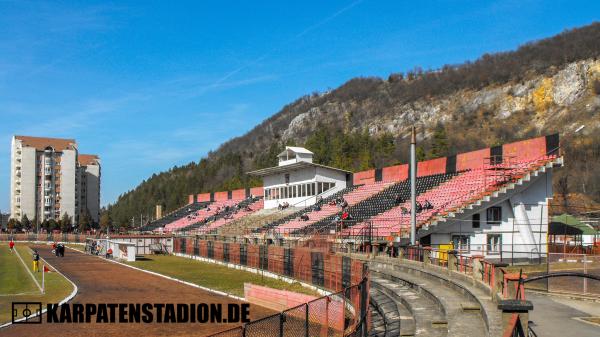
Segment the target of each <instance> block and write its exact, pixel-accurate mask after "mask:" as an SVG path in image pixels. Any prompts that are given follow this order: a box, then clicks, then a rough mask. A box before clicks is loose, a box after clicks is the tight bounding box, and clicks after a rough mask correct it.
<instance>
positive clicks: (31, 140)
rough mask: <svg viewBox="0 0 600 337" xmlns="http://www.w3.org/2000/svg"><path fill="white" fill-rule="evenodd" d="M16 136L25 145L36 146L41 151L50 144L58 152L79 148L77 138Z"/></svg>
mask: <svg viewBox="0 0 600 337" xmlns="http://www.w3.org/2000/svg"><path fill="white" fill-rule="evenodd" d="M15 138H16V139H18V140H20V141H21V143H22V144H23V146H28V147H34V148H35V149H36V150H40V151H43V150H45V149H46V148H47V147H48V146H51V147H52V148H53V149H54V151H58V152H60V151H64V150H72V149H75V148H77V143H76V142H75V139H64V138H47V137H31V136H15Z"/></svg>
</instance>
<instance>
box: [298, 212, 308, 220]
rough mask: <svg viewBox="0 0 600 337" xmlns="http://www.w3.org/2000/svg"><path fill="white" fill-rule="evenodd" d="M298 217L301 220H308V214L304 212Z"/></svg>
mask: <svg viewBox="0 0 600 337" xmlns="http://www.w3.org/2000/svg"><path fill="white" fill-rule="evenodd" d="M300 219H301V220H302V221H308V214H306V213H304V214H302V215H301V216H300Z"/></svg>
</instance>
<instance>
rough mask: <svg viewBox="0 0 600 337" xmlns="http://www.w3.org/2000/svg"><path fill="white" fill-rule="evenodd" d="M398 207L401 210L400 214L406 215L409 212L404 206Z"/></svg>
mask: <svg viewBox="0 0 600 337" xmlns="http://www.w3.org/2000/svg"><path fill="white" fill-rule="evenodd" d="M400 209H401V210H402V215H406V214H408V213H409V211H408V209H407V208H406V207H400Z"/></svg>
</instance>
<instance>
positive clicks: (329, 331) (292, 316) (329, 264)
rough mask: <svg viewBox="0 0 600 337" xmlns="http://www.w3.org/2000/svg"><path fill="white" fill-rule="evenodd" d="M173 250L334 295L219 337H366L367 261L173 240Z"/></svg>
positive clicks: (263, 247) (303, 251)
mask: <svg viewBox="0 0 600 337" xmlns="http://www.w3.org/2000/svg"><path fill="white" fill-rule="evenodd" d="M173 251H174V252H175V253H178V254H182V255H187V256H199V257H204V258H209V259H214V260H216V261H221V262H225V263H233V264H238V265H242V266H247V267H249V268H254V269H258V270H259V271H265V272H270V273H273V274H277V275H282V276H287V277H291V278H294V279H296V280H300V281H303V282H306V283H310V284H312V285H315V286H318V287H321V288H324V289H328V290H330V291H332V292H334V294H332V295H329V296H324V297H321V298H318V299H315V300H313V301H310V302H308V303H306V304H303V305H300V306H297V307H294V308H290V309H287V310H285V311H283V312H281V313H279V314H276V315H273V316H269V317H265V318H262V319H260V320H256V321H253V322H250V323H248V324H246V325H245V326H244V327H243V328H241V329H240V328H239V327H238V328H235V329H231V330H227V331H224V332H222V333H219V334H216V335H215V336H268V337H273V336H290V337H291V336H346V335H348V334H353V333H355V330H356V329H361V330H360V331H363V330H364V331H363V332H362V333H361V334H354V336H366V332H367V329H368V323H367V317H368V308H369V296H368V294H369V289H368V288H369V281H368V276H367V275H368V269H367V266H366V264H365V263H364V262H362V261H359V260H354V259H351V258H349V257H344V256H340V255H336V254H334V253H331V252H328V251H323V250H318V249H317V250H314V249H310V248H306V247H296V248H291V247H282V246H276V245H266V244H265V245H255V244H247V243H237V242H223V241H212V240H203V239H200V238H199V237H177V238H174V246H173Z"/></svg>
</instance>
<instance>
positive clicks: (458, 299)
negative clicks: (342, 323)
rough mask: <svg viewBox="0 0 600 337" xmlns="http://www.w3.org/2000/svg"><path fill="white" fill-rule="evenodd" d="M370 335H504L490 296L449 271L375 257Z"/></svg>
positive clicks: (500, 319)
mask: <svg viewBox="0 0 600 337" xmlns="http://www.w3.org/2000/svg"><path fill="white" fill-rule="evenodd" d="M369 269H370V275H371V287H370V293H371V294H370V297H371V304H372V309H373V310H372V321H371V322H372V329H371V332H370V335H371V336H377V337H389V336H453V337H454V336H460V337H463V336H500V335H501V334H502V318H501V313H500V311H499V310H498V309H497V307H496V306H497V304H496V303H494V302H492V300H491V297H490V295H489V292H488V291H486V290H485V289H483V288H480V287H478V286H474V285H473V283H472V282H469V281H467V280H465V279H461V278H452V279H451V278H450V276H449V275H448V273H447V272H446V273H443V272H438V271H436V270H433V269H431V270H430V269H423V267H421V266H420V265H418V264H404V263H402V262H399V260H398V259H391V258H388V257H377V258H375V259H373V260H371V261H370V268H369Z"/></svg>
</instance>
